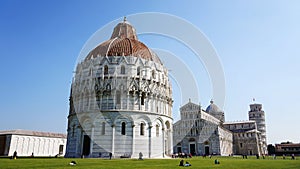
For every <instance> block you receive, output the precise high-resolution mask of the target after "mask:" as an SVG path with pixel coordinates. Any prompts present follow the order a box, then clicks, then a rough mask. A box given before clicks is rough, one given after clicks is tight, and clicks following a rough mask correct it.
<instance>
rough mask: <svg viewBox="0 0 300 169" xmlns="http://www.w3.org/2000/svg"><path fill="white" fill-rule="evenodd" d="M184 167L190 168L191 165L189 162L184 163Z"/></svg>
mask: <svg viewBox="0 0 300 169" xmlns="http://www.w3.org/2000/svg"><path fill="white" fill-rule="evenodd" d="M184 166H185V167H189V166H192V165H191V164H190V163H189V162H187V161H186V162H185V164H184Z"/></svg>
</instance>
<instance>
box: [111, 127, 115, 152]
mask: <svg viewBox="0 0 300 169" xmlns="http://www.w3.org/2000/svg"><path fill="white" fill-rule="evenodd" d="M111 127H112V134H111V136H112V138H111V153H112V154H114V151H115V124H112V125H111Z"/></svg>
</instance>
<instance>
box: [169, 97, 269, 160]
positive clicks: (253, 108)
mask: <svg viewBox="0 0 300 169" xmlns="http://www.w3.org/2000/svg"><path fill="white" fill-rule="evenodd" d="M180 116H181V119H180V120H179V121H177V122H176V123H175V124H174V125H173V127H174V130H173V137H174V138H173V141H174V142H173V144H174V153H187V154H192V155H233V154H234V155H265V154H267V143H266V126H265V114H264V111H263V110H262V105H261V104H251V105H250V111H249V120H247V121H238V122H225V117H224V112H223V111H222V110H221V109H219V108H218V106H217V105H215V104H214V103H213V101H211V104H210V105H209V106H208V107H207V108H206V109H205V110H203V109H202V107H201V105H197V104H194V103H192V102H191V101H189V103H187V104H186V105H184V106H182V107H181V108H180Z"/></svg>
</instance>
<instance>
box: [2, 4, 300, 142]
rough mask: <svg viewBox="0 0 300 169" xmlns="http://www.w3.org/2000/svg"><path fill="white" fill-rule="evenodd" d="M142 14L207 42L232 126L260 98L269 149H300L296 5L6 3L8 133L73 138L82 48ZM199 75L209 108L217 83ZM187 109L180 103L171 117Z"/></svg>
mask: <svg viewBox="0 0 300 169" xmlns="http://www.w3.org/2000/svg"><path fill="white" fill-rule="evenodd" d="M141 12H163V13H169V14H172V15H175V16H178V17H181V18H184V19H185V20H187V21H189V22H190V23H192V24H194V25H195V26H196V27H198V28H199V29H200V30H201V31H202V32H203V33H204V34H205V35H206V36H207V38H208V39H209V40H210V42H211V43H212V44H213V46H214V47H215V49H216V51H217V52H218V55H219V59H220V61H221V63H222V65H223V70H224V74H225V80H226V100H225V106H224V111H225V118H226V120H227V121H235V120H246V119H247V112H248V110H249V104H250V103H251V102H252V98H256V102H258V103H262V104H263V109H264V110H265V112H266V123H267V137H268V142H269V143H279V142H281V141H287V140H289V141H293V142H300V138H299V136H300V132H299V131H298V130H297V129H299V128H300V124H299V122H298V121H299V119H300V113H299V112H298V108H297V105H298V102H299V101H300V90H299V87H300V78H299V72H300V58H299V56H300V47H299V44H300V43H299V39H300V31H299V30H300V22H299V20H300V2H298V1H276V2H275V1H263V2H261V1H233V0H232V1H226V2H225V1H188V2H184V1H182V2H181V1H174V0H173V1H169V0H166V1H124V2H123V1H120V2H116V1H111V2H109V1H105V2H101V1H33V0H27V1H21V0H10V1H8V0H7V1H1V2H0V24H1V26H0V57H1V62H0V76H1V83H0V93H1V95H0V96H1V97H0V112H1V118H0V130H5V129H18V128H20V129H30V130H41V131H52V132H62V133H64V132H66V124H67V115H68V97H69V89H70V84H71V79H72V75H73V69H74V66H75V64H76V59H77V57H78V54H79V52H80V50H81V48H82V47H83V45H84V44H85V42H86V41H87V40H88V39H89V38H90V36H92V35H93V33H95V32H96V31H97V30H98V29H100V28H101V27H103V26H104V25H105V24H107V23H109V22H111V21H113V20H116V19H119V18H122V17H123V16H127V15H131V14H135V13H141ZM129 22H130V21H129ZM145 22H146V21H145ZM157 26H159V25H157ZM137 32H138V30H137ZM140 39H141V41H143V42H144V43H145V44H147V45H148V46H149V47H151V48H160V49H166V50H168V51H171V52H173V53H175V54H176V55H178V56H179V57H182V58H186V57H188V56H189V55H192V53H189V52H188V51H186V49H184V48H183V47H178V46H180V44H176V42H174V41H170V42H169V39H166V38H164V37H157V36H156V37H153V36H150V35H149V36H147V35H143V36H142V37H140ZM156 42H157V43H156ZM166 42H168V44H166ZM183 55H184V56H183ZM186 61H187V62H188V59H187V60H186ZM191 62H193V61H192V60H191ZM187 64H189V63H187ZM191 64H192V63H191ZM199 67H200V68H199V69H201V70H202V71H201V72H199V74H198V76H197V77H196V78H197V81H198V82H199V86H198V87H199V92H200V100H195V102H196V103H199V102H201V104H202V105H203V106H204V107H206V106H207V105H208V104H209V100H210V99H211V98H212V92H211V83H210V81H209V76H208V75H207V73H205V68H204V67H203V65H199ZM175 90H176V89H175ZM175 95H176V93H175ZM187 101H188V100H187V99H185V100H182V101H181V102H179V101H178V100H177V102H176V101H175V102H176V104H175V107H174V109H173V114H178V111H179V110H178V107H179V106H180V105H183V104H185V103H186V102H187Z"/></svg>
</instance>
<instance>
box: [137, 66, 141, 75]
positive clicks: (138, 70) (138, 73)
mask: <svg viewBox="0 0 300 169" xmlns="http://www.w3.org/2000/svg"><path fill="white" fill-rule="evenodd" d="M140 71H141V70H140V67H138V68H137V69H136V75H137V76H139V75H140Z"/></svg>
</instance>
